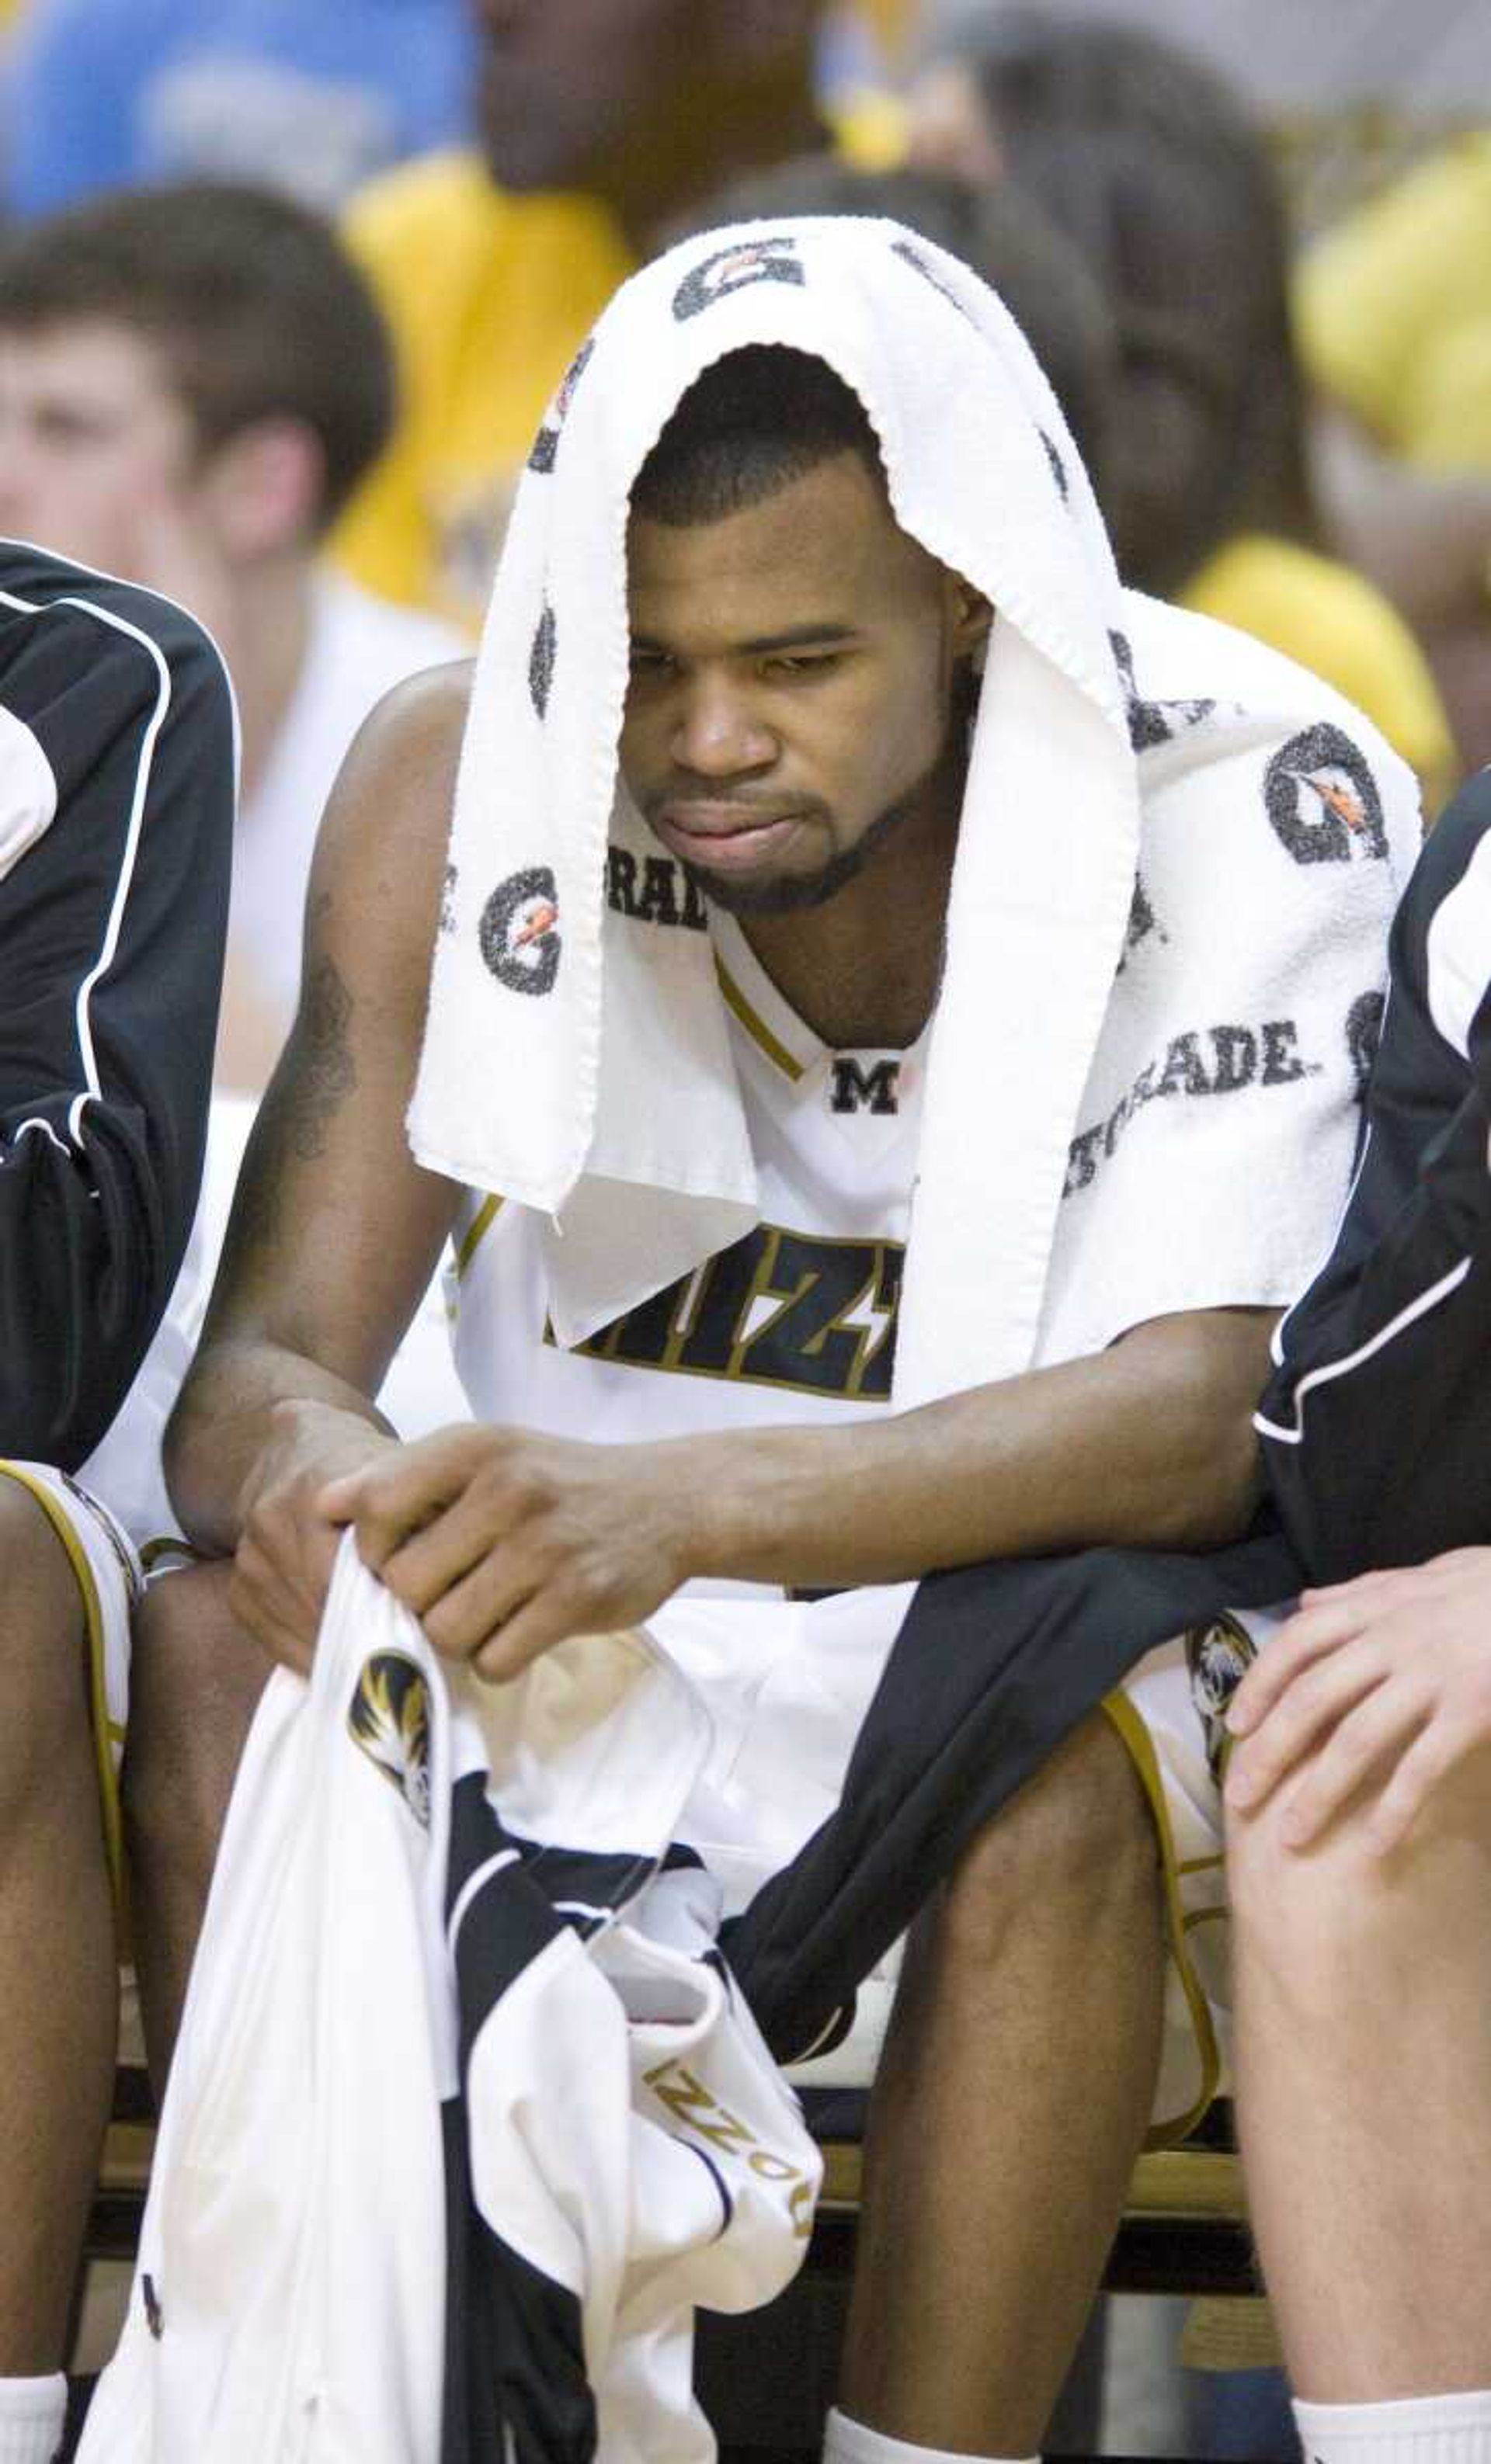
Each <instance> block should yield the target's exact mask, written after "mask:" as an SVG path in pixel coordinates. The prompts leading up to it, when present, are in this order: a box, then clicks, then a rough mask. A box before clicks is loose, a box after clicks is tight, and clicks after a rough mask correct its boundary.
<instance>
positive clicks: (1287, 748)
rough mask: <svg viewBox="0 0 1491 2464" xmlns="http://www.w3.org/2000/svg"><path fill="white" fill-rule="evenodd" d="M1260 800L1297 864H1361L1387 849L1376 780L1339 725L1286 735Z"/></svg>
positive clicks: (1382, 853) (1385, 852)
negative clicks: (1300, 733) (1299, 734)
mask: <svg viewBox="0 0 1491 2464" xmlns="http://www.w3.org/2000/svg"><path fill="white" fill-rule="evenodd" d="M1263 800H1264V803H1265V804H1266V805H1267V807H1268V818H1269V820H1270V821H1271V822H1272V823H1273V825H1274V829H1275V831H1276V833H1277V835H1278V837H1279V840H1280V844H1281V845H1282V846H1283V847H1287V848H1288V850H1289V853H1290V854H1291V855H1292V856H1293V858H1294V860H1295V862H1296V864H1364V863H1370V862H1371V861H1372V860H1373V858H1377V859H1381V858H1383V857H1385V856H1386V855H1387V853H1388V833H1387V829H1386V827H1385V826H1384V823H1383V818H1382V799H1381V798H1380V796H1379V795H1378V793H1377V782H1376V781H1375V780H1374V779H1373V777H1372V774H1371V772H1370V771H1369V768H1368V766H1367V763H1366V761H1365V759H1363V757H1362V755H1361V753H1360V752H1359V751H1358V750H1357V747H1356V746H1355V745H1354V744H1353V743H1352V741H1351V738H1350V737H1349V736H1343V734H1342V732H1341V730H1340V728H1339V727H1332V726H1330V725H1329V724H1328V723H1325V724H1323V725H1321V726H1319V727H1309V728H1306V729H1305V731H1304V734H1303V735H1302V736H1293V737H1290V739H1289V741H1288V743H1287V744H1285V745H1283V746H1281V747H1280V751H1279V752H1278V753H1276V754H1275V756H1274V758H1273V759H1272V761H1271V762H1270V763H1269V765H1268V771H1267V775H1266V777H1265V779H1264V781H1263Z"/></svg>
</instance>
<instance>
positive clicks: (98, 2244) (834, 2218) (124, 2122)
mask: <svg viewBox="0 0 1491 2464" xmlns="http://www.w3.org/2000/svg"><path fill="white" fill-rule="evenodd" d="M154 2143H155V2120H154V2105H153V2103H152V2101H151V2097H150V2089H149V2082H148V2080H147V2079H146V2078H145V2073H144V2072H143V2071H140V2070H132V2069H125V2070H121V2071H120V2072H119V2074H118V2076H117V2079H116V2081H115V2093H114V2118H113V2121H112V2122H111V2123H110V2125H109V2133H108V2139H107V2142H106V2144H105V2147H104V2154H103V2163H102V2167H101V2168H100V2176H99V2188H98V2191H97V2193H96V2195H95V2198H94V2203H93V2210H92V2212H91V2214H90V2216H89V2220H88V2238H87V2244H86V2249H85V2256H87V2257H88V2258H90V2259H93V2258H105V2259H130V2258H132V2257H133V2256H134V2252H135V2243H136V2240H137V2238H138V2235H139V2231H140V2218H141V2213H142V2211H143V2210H144V2207H145V2189H146V2187H147V2185H148V2182H149V2177H150V2155H151V2150H152V2148H153V2146H154ZM824 2156H825V2171H824V2182H823V2194H822V2197H821V2199H820V2201H819V2205H818V2218H817V2224H816V2227H815V2229H814V2232H813V2237H812V2248H811V2250H810V2254H809V2266H810V2268H812V2269H818V2270H822V2271H827V2272H835V2271H838V2270H841V2271H842V2272H843V2273H844V2274H846V2275H847V2273H848V2270H849V2265H850V2261H851V2258H852V2254H853V2247H854V2237H855V2232H856V2228H857V2221H858V2212H859V2178H860V2161H861V2159H860V2149H859V2147H858V2145H857V2144H856V2143H855V2142H854V2141H852V2140H849V2139H844V2138H827V2139H826V2140H825V2142H824ZM1102 2280H1103V2285H1104V2288H1105V2290H1106V2291H1108V2292H1110V2293H1189V2294H1213V2295H1238V2294H1243V2295H1245V2294H1252V2293H1256V2292H1257V2279H1256V2276H1255V2272H1254V2261H1253V2243H1252V2237H1251V2235H1250V2233H1249V2231H1248V2223H1247V2211H1246V2208H1245V2205H1244V2202H1243V2195H1242V2178H1241V2168H1240V2166H1239V2162H1238V2159H1237V2156H1236V2154H1235V2149H1234V2143H1233V2133H1232V2110H1231V2107H1230V2106H1229V2105H1228V2104H1226V2103H1219V2104H1217V2105H1215V2106H1213V2110H1212V2112H1211V2113H1210V2114H1209V2115H1208V2116H1207V2119H1206V2121H1205V2122H1204V2123H1202V2125H1201V2127H1200V2129H1199V2130H1198V2131H1197V2133H1196V2135H1195V2137H1194V2138H1192V2139H1191V2140H1188V2142H1187V2143H1186V2145H1185V2146H1184V2147H1171V2148H1165V2149H1163V2150H1159V2151H1156V2152H1155V2153H1153V2154H1150V2155H1145V2156H1141V2157H1140V2159H1139V2162H1138V2164H1137V2166H1136V2167H1135V2168H1134V2177H1133V2181H1132V2183H1131V2185H1130V2188H1129V2194H1128V2202H1127V2205H1126V2208H1125V2210H1124V2221H1123V2224H1122V2226H1121V2227H1120V2229H1119V2233H1118V2238H1117V2239H1116V2241H1115V2242H1114V2245H1113V2248H1112V2251H1111V2252H1110V2254H1109V2257H1108V2263H1107V2267H1106V2269H1105V2271H1104V2274H1103V2279H1102Z"/></svg>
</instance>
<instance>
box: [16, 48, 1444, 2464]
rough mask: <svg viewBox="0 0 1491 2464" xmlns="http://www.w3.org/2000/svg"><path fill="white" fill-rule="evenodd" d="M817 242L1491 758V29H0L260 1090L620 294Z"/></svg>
mask: <svg viewBox="0 0 1491 2464" xmlns="http://www.w3.org/2000/svg"><path fill="white" fill-rule="evenodd" d="M800 211H820V212H860V213H876V214H879V213H889V214H893V215H895V216H896V217H898V218H899V219H900V220H901V221H902V222H904V223H906V224H909V225H911V226H913V227H914V228H915V229H916V230H918V231H920V232H922V233H923V234H924V236H926V237H927V238H929V239H931V240H933V241H935V242H937V243H939V244H940V245H942V246H943V247H945V248H946V249H949V250H951V251H953V252H954V253H957V254H958V255H959V256H961V257H963V258H965V259H966V260H967V261H968V262H969V263H971V264H972V265H974V266H975V267H976V268H977V269H978V270H979V271H980V272H981V273H983V274H984V275H986V276H987V277H988V278H989V279H990V281H991V282H992V283H993V284H994V286H995V287H996V288H997V289H998V290H999V291H1000V292H1001V293H1002V295H1003V296H1004V297H1005V298H1006V299H1007V301H1008V302H1009V304H1010V306H1011V307H1012V309H1013V313H1014V315H1015V316H1016V318H1017V319H1018V320H1019V322H1020V323H1021V324H1022V325H1023V327H1024V328H1025V330H1026V332H1027V334H1028V336H1029V338H1030V340H1031V341H1032V343H1033V345H1034V347H1035V351H1036V353H1037V356H1038V357H1039V358H1040V359H1041V360H1042V362H1043V363H1044V364H1045V366H1046V369H1047V373H1048V375H1049V376H1050V377H1051V379H1052V382H1053V384H1054V385H1055V387H1056V389H1057V393H1058V395H1059V396H1060V398H1061V400H1062V403H1063V406H1064V407H1065V409H1066V412H1067V415H1068V419H1069V422H1070V424H1071V427H1072V429H1073V431H1074V433H1075V435H1076V436H1077V438H1078V441H1079V445H1080V447H1081V450H1082V451H1083V454H1084V456H1085V458H1086V460H1087V462H1088V466H1089V469H1090V471H1091V473H1092V476H1093V480H1094V485H1095V487H1096V489H1097V493H1098V495H1099V498H1100V501H1101V502H1102V506H1103V509H1104V511H1105V513H1106V515H1107V518H1108V522H1109V526H1110V529H1111V531H1112V533H1113V537H1114V539H1115V542H1116V545H1117V549H1118V554H1119V560H1120V565H1121V569H1122V570H1123V572H1124V578H1125V580H1127V581H1130V582H1132V583H1135V584H1137V585H1138V586H1140V587H1141V588H1144V589H1146V590H1148V591H1151V592H1155V593H1157V594H1160V595H1162V596H1166V597H1171V598H1174V599H1177V600H1180V601H1183V602H1184V603H1186V604H1187V605H1190V606H1191V607H1194V608H1198V609H1201V610H1203V611H1205V612H1207V613H1210V614H1212V615H1214V616H1216V617H1219V618H1221V619H1224V620H1225V621H1227V622H1229V623H1232V624H1234V625H1237V626H1240V627H1244V628H1245V629H1247V630H1250V631H1252V632H1255V633H1257V634H1259V635H1260V636H1262V637H1263V638H1264V639H1265V640H1267V641H1269V642H1271V643H1273V644H1274V645H1275V646H1276V647H1278V648H1280V649H1284V650H1286V651H1287V652H1289V653H1290V654H1291V655H1293V656H1294V657H1295V658H1297V659H1299V660H1300V661H1302V663H1303V664H1305V665H1306V666H1309V667H1312V668H1314V669H1316V670H1318V671H1320V672H1321V673H1323V674H1324V675H1325V676H1326V677H1327V678H1328V679H1329V680H1330V681H1331V682H1332V683H1334V684H1336V685H1337V686H1339V687H1340V688H1341V689H1342V690H1344V691H1345V692H1346V693H1347V694H1348V695H1349V696H1350V697H1351V698H1352V699H1353V700H1355V701H1356V702H1358V703H1359V704H1360V705H1361V706H1362V707H1363V708H1365V709H1366V710H1367V711H1368V712H1369V715H1371V716H1372V717H1373V718H1374V719H1375V720H1376V721H1377V723H1378V725H1379V726H1380V727H1381V729H1382V730H1383V732H1384V734H1385V735H1386V736H1387V737H1389V738H1390V739H1391V741H1392V742H1393V743H1394V744H1396V745H1397V746H1398V748H1399V749H1400V751H1401V752H1402V753H1403V754H1404V755H1405V756H1406V758H1407V759H1409V760H1410V762H1411V763H1412V764H1413V767H1414V769H1415V770H1416V771H1417V773H1418V775H1419V778H1420V780H1421V781H1422V783H1423V788H1424V796H1425V805H1426V813H1427V815H1428V816H1429V818H1431V819H1432V817H1433V814H1434V812H1435V809H1436V807H1437V806H1438V805H1439V804H1440V803H1442V802H1443V801H1444V799H1445V797H1446V796H1447V794H1448V793H1449V791H1450V790H1451V788H1452V787H1453V786H1454V785H1455V784H1456V783H1457V781H1458V779H1459V778H1460V777H1461V776H1463V774H1464V773H1465V771H1466V770H1467V769H1469V768H1473V767H1477V766H1480V764H1481V763H1482V762H1484V761H1486V760H1487V759H1491V10H1488V9H1486V8H1485V7H1484V6H1483V5H1482V0H1416V5H1415V7H1414V8H1413V10H1412V11H1410V10H1409V9H1407V8H1406V7H1405V6H1404V5H1403V0H1227V5H1226V6H1225V7H1215V6H1203V5H1201V0H1023V4H1022V5H1013V0H1011V5H1005V0H0V530H4V531H5V532H7V533H10V534H11V535H13V536H17V537H21V538H25V539H33V540H35V541H37V542H38V543H40V544H42V545H44V546H46V547H49V548H52V549H55V550H57V551H59V552H61V553H62V554H64V555H71V556H75V557H77V558H78V559H79V560H81V561H84V562H87V563H92V564H96V565H100V566H102V567H104V568H105V569H107V570H109V571H112V572H115V573H119V574H122V575H124V576H127V577H129V578H131V579H134V580H138V581H143V582H145V583H150V584H152V585H154V586H157V587H159V588H162V589H165V590H167V591H169V592H170V593H171V594H172V595H173V596H175V597H177V598H180V599H182V600H184V601H185V602H186V603H187V605H189V606H190V607H192V608H193V609H194V610H195V611H196V612H197V613H198V614H199V615H200V616H201V617H202V618H203V619H204V620H205V621H206V622H207V623H208V625H209V626H210V627H211V628H212V630H213V631H214V633H215V634H216V636H217V638H218V640H219V642H220V643H221V645H222V648H223V649H224V652H225V655H226V657H227V659H228V662H229V665H230V667H231V669H232V671H233V674H234V682H235V684H236V687H237V692H238V695H239V702H240V709H241V714H242V721H243V748H244V799H243V807H242V814H241V819H240V823H239V831H238V840H237V847H236V853H235V862H234V906H233V918H232V926H231V935H230V957H229V974H228V982H227V988H226V996H225V1003H224V1014H223V1025H222V1030H221V1038H220V1045H219V1054H218V1084H219V1088H220V1089H221V1090H222V1092H223V1093H224V1094H225V1095H227V1094H230V1093H232V1094H236V1095H237V1096H238V1097H239V1098H240V1099H241V1100H242V1101H243V1102H244V1103H245V1104H248V1105H251V1104H252V1099H253V1097H254V1096H255V1095H256V1092H257V1091H258V1089H260V1088H261V1087H262V1085H263V1083H264V1081H265V1078H266V1076H267V1073H268V1070H269V1068H270V1067H271V1066H272V1064H273V1060H274V1057H275V1054H276V1052H277V1050H278V1045H279V1042H280V1040H281V1039H282V1036H283V1033H284V1031H285V1028H286V1025H287V1023H288V1021H289V1018H290V1016H291V1013H292V1010H293V1006H294V1002H295V999H296V992H297V978H298V971H299V935H298V914H299V908H300V899H301V895H302V892H303V888H304V882H305V877H306V872H307V869H308V865H309V859H310V852H311V846H312V842H313V839H314V833H315V828H316V824H317V820H318V818H319V815H320V812H321V809H322V805H323V801H324V797H325V793H326V790H327V788H328V787H329V785H330V782H331V780H332V777H333V775H334V773H335V771H336V768H337V766H338V764H339V762H340V760H341V758H342V756H343V754H344V752H345V749H346V746H347V744H348V742H349V741H350V738H351V737H352V735H353V734H354V733H355V731H356V729H357V727H358V725H359V723H360V722H361V720H362V718H363V717H364V715H366V713H367V710H368V709H369V708H370V707H371V705H372V704H373V703H374V702H375V701H376V700H378V699H379V698H380V697H381V695H382V694H383V693H385V692H386V691H387V690H388V689H389V687H390V686H391V685H392V684H394V683H395V682H397V681H398V680H399V679H400V678H401V677H402V676H404V675H406V674H409V673H410V672H412V671H414V670H417V669H419V668H422V667H425V666H427V665H429V664H431V663H432V662H433V661H435V660H438V659H441V658H445V657H448V656H452V655H458V654H459V653H460V652H461V650H462V649H464V648H465V647H466V646H468V645H469V643H470V642H471V640H472V639H473V637H474V632H475V628H476V627H477V626H478V622H479V617H480V611H481V607H482V603H483V598H484V594H485V590H486V586H487V583H488V581H489V578H490V575H491V572H492V568H493V564H494V561H495V559H496V555H497V551H498V548H499V545H500V542H501V534H502V528H503V524H504V521H505V518H506V515H507V510H508V507H509V505H510V503H511V499H512V495H513V491H514V488H515V487H516V484H517V479H518V474H519V473H520V472H521V470H522V468H523V464H524V462H525V461H526V459H527V457H528V454H529V452H530V451H532V450H533V442H534V437H535V434H536V432H537V431H538V430H539V429H540V427H541V423H542V421H543V417H544V413H545V407H546V406H547V405H548V404H549V403H550V401H551V400H552V399H553V397H554V395H555V393H556V390H557V389H558V388H559V387H560V386H561V385H562V384H563V381H564V378H565V374H566V371H567V368H568V366H569V365H570V363H571V362H572V360H573V357H574V354H575V352H576V350H577V348H578V347H579V345H580V343H581V341H582V340H583V338H584V335H585V333H586V330H587V327H588V326H589V324H590V321H591V319H593V317H594V315H595V314H596V312H597V310H598V309H599V308H600V306H601V305H602V303H603V302H604V300H605V299H606V297H608V295H609V294H610V292H611V291H612V288H613V287H614V285H615V284H616V282H617V281H618V280H619V279H620V277H621V276H622V275H625V274H626V273H627V272H628V271H629V270H630V268H631V267H632V266H634V264H636V263H637V262H638V261H639V260H641V259H642V258H644V257H645V256H647V255H648V254H649V253H653V252H654V251H656V249H657V248H659V247H661V246H663V245H666V244H667V243H668V242H669V241H670V240H671V239H673V238H675V237H677V236H679V235H680V234H682V233H684V232H689V231H699V230H702V229H705V228H708V227H710V226H712V225H714V224H716V223H720V222H723V221H732V220H740V219H746V218H755V217H760V216H768V217H769V216H776V215H785V214H788V213H793V212H800ZM1194 2436H1195V2433H1194V2431H1193V2430H1192V2431H1191V2433H1190V2437H1191V2440H1192V2441H1193V2440H1194ZM1218 2436H1220V2433H1219V2432H1218ZM1271 2436H1272V2433H1266V2432H1265V2431H1263V2430H1262V2429H1260V2428H1259V2427H1258V2426H1257V2406H1256V2405H1255V2407H1254V2409H1253V2412H1252V2414H1250V2415H1248V2417H1247V2418H1245V2419H1244V2420H1243V2421H1242V2425H1241V2427H1240V2429H1239V2430H1238V2431H1237V2432H1236V2443H1235V2445H1234V2447H1233V2448H1232V2449H1231V2450H1229V2449H1228V2448H1227V2446H1226V2444H1225V2440H1224V2441H1222V2443H1220V2444H1217V2445H1215V2446H1213V2450H1212V2451H1211V2452H1215V2453H1227V2452H1234V2453H1249V2452H1254V2453H1270V2452H1280V2450H1279V2449H1278V2448H1277V2447H1275V2446H1273V2445H1271V2443H1270V2439H1271ZM1260 2439H1261V2440H1262V2441H1263V2443H1262V2444H1261V2445H1259V2444H1258V2441H1259V2440H1260ZM1250 2442H1251V2445H1250ZM1189 2452H1191V2453H1203V2452H1208V2451H1207V2450H1206V2449H1205V2448H1203V2447H1202V2446H1201V2445H1199V2444H1195V2443H1192V2444H1191V2445H1190V2447H1189Z"/></svg>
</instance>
